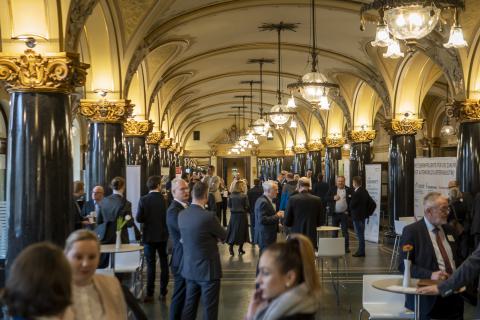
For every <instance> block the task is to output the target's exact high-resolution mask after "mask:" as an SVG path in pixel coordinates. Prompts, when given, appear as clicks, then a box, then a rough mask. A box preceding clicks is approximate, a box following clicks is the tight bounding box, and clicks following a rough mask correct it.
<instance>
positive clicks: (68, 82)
mask: <svg viewBox="0 0 480 320" xmlns="http://www.w3.org/2000/svg"><path fill="white" fill-rule="evenodd" d="M89 67H90V65H88V64H86V63H82V62H80V60H79V55H78V54H77V53H70V52H58V53H46V54H43V55H42V54H40V53H37V52H36V51H34V50H32V49H27V50H25V51H24V53H23V54H20V55H18V54H8V53H0V82H3V83H4V84H5V89H6V90H7V91H8V92H61V93H70V92H73V91H74V90H75V87H81V86H83V85H85V79H86V76H87V69H88V68H89Z"/></svg>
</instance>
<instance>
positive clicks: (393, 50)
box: [383, 39, 404, 59]
mask: <svg viewBox="0 0 480 320" xmlns="http://www.w3.org/2000/svg"><path fill="white" fill-rule="evenodd" d="M403 56H404V53H403V52H402V50H400V43H399V42H398V40H397V39H393V40H392V41H390V44H389V45H388V48H387V52H385V53H384V54H383V57H384V58H390V59H398V58H402V57H403Z"/></svg>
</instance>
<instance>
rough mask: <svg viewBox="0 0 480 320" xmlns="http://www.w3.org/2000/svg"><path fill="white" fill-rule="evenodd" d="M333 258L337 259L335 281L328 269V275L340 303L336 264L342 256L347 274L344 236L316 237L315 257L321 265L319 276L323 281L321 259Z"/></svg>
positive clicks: (338, 303)
mask: <svg viewBox="0 0 480 320" xmlns="http://www.w3.org/2000/svg"><path fill="white" fill-rule="evenodd" d="M325 258H333V259H335V260H336V261H337V272H336V281H334V277H333V275H332V272H331V271H330V276H331V278H332V285H333V289H334V290H335V294H336V296H337V305H340V294H339V274H338V264H339V261H338V260H339V259H340V258H343V261H344V267H345V273H346V274H347V259H346V257H345V238H318V250H317V259H319V260H320V265H321V269H322V272H321V276H322V281H323V259H325Z"/></svg>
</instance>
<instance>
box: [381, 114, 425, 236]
mask: <svg viewBox="0 0 480 320" xmlns="http://www.w3.org/2000/svg"><path fill="white" fill-rule="evenodd" d="M422 126H423V120H422V119H405V120H402V121H400V120H391V121H389V122H388V123H387V124H386V129H387V131H388V132H389V133H390V135H391V138H390V150H389V159H388V176H389V180H388V195H389V197H388V215H389V223H390V227H391V228H394V220H397V219H398V218H399V217H405V216H413V214H414V201H413V199H414V196H413V195H414V173H415V165H414V161H415V156H416V146H415V134H416V133H417V131H418V130H420V129H421V128H422Z"/></svg>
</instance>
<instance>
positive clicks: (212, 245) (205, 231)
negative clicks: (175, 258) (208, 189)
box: [178, 204, 227, 281]
mask: <svg viewBox="0 0 480 320" xmlns="http://www.w3.org/2000/svg"><path fill="white" fill-rule="evenodd" d="M178 227H179V229H180V235H181V237H182V241H183V266H182V276H183V277H184V278H185V279H187V280H194V281H211V280H218V279H220V278H221V277H222V266H221V264H220V254H219V252H218V246H217V242H218V240H221V241H224V240H225V238H226V236H227V235H226V232H225V230H224V229H223V228H222V226H221V225H220V223H219V222H218V220H217V218H216V217H215V214H214V213H213V212H209V211H206V210H205V209H203V208H202V207H200V206H198V205H196V204H192V205H190V207H188V208H187V209H185V210H183V211H182V212H180V214H179V216H178Z"/></svg>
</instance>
